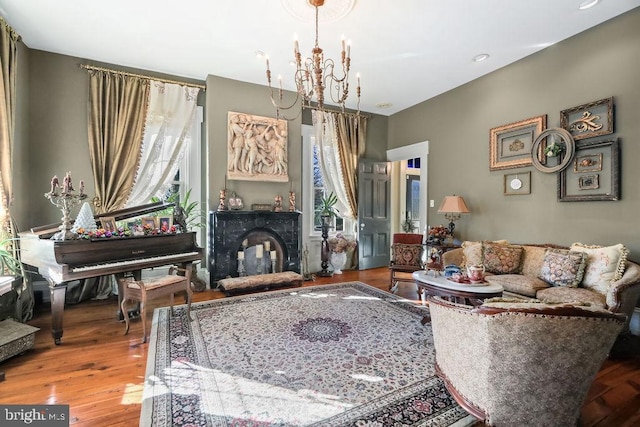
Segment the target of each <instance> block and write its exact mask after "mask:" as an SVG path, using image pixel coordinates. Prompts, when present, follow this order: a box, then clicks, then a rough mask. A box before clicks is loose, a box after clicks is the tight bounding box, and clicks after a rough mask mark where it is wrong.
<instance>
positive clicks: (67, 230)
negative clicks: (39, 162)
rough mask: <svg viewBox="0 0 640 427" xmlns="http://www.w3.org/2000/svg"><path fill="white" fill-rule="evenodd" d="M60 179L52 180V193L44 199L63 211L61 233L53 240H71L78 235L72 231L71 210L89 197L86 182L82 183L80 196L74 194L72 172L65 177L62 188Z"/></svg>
mask: <svg viewBox="0 0 640 427" xmlns="http://www.w3.org/2000/svg"><path fill="white" fill-rule="evenodd" d="M59 184H60V183H59V181H58V177H57V176H54V177H53V178H52V179H51V191H49V192H48V193H44V197H46V198H47V199H49V201H50V202H51V204H53V205H54V206H55V207H57V208H58V209H60V210H61V211H62V224H60V227H59V229H60V231H58V232H57V233H56V234H54V235H53V236H52V237H51V239H52V240H69V239H74V238H75V237H76V233H74V232H73V231H71V215H70V213H71V208H74V207H76V206H78V205H79V204H80V202H82V201H83V200H84V199H86V198H87V195H86V194H84V182H83V181H80V189H79V192H78V194H75V193H74V189H73V184H72V183H71V172H67V174H66V175H65V177H64V184H63V185H62V187H61V190H62V191H60V192H58V188H59V187H60V185H59Z"/></svg>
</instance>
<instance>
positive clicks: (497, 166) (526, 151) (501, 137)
mask: <svg viewBox="0 0 640 427" xmlns="http://www.w3.org/2000/svg"><path fill="white" fill-rule="evenodd" d="M546 126H547V116H546V114H545V115H542V116H536V117H532V118H530V119H526V120H521V121H519V122H515V123H510V124H508V125H503V126H498V127H495V128H493V129H491V130H490V131H489V170H492V171H495V170H501V169H512V168H519V167H523V166H529V165H531V150H532V147H533V142H534V141H535V139H536V138H537V137H538V135H539V134H540V133H542V131H543V130H544V129H545V128H546ZM542 150H544V147H540V150H539V152H538V153H536V155H537V156H538V157H539V158H540V161H544V158H543V156H542Z"/></svg>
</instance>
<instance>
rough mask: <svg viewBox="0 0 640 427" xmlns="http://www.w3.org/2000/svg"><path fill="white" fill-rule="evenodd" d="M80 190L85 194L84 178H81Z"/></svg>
mask: <svg viewBox="0 0 640 427" xmlns="http://www.w3.org/2000/svg"><path fill="white" fill-rule="evenodd" d="M79 191H80V194H84V180H82V179H81V180H80V189H79Z"/></svg>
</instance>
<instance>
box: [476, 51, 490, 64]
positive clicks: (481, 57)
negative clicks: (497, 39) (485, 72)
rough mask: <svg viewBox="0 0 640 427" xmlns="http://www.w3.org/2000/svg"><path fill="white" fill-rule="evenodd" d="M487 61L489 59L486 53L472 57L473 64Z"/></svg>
mask: <svg viewBox="0 0 640 427" xmlns="http://www.w3.org/2000/svg"><path fill="white" fill-rule="evenodd" d="M487 59H489V54H488V53H481V54H480V55H476V56H474V57H473V61H474V62H482V61H486V60H487Z"/></svg>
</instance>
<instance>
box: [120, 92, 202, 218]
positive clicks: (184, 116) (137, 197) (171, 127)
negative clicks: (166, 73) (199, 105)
mask: <svg viewBox="0 0 640 427" xmlns="http://www.w3.org/2000/svg"><path fill="white" fill-rule="evenodd" d="M199 91H200V89H199V88H193V87H187V86H180V85H177V84H172V83H164V82H159V81H155V80H151V91H150V94H149V108H148V112H147V118H146V125H145V132H144V138H143V142H142V153H141V155H140V165H139V167H138V171H137V172H136V179H135V182H134V184H133V189H132V190H131V196H130V197H129V200H127V203H126V206H127V207H128V206H137V205H142V204H145V203H149V201H150V200H151V198H152V197H153V196H157V197H162V196H163V195H164V194H165V193H166V192H167V190H168V189H169V187H170V185H171V182H172V180H173V177H174V176H175V174H176V172H177V170H178V166H179V164H180V160H181V159H182V157H183V156H184V148H185V146H186V144H187V143H188V141H189V140H190V130H191V128H192V125H193V121H194V119H195V116H196V100H197V97H198V92H199Z"/></svg>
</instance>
